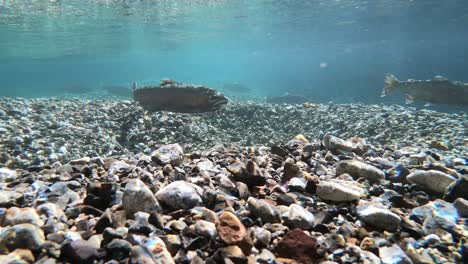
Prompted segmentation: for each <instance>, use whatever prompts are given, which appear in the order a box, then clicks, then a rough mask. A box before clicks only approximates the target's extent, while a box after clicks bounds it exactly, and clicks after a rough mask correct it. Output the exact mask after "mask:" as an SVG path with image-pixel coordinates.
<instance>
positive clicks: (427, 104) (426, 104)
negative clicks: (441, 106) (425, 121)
mask: <svg viewBox="0 0 468 264" xmlns="http://www.w3.org/2000/svg"><path fill="white" fill-rule="evenodd" d="M431 105H432V104H431V103H429V102H427V103H425V104H424V106H431Z"/></svg>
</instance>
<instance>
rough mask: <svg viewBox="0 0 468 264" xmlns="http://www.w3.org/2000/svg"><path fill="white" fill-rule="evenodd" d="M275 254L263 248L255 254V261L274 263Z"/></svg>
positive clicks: (266, 263)
mask: <svg viewBox="0 0 468 264" xmlns="http://www.w3.org/2000/svg"><path fill="white" fill-rule="evenodd" d="M275 259H276V257H275V254H273V253H271V251H269V250H268V249H266V248H264V249H262V251H261V252H260V254H258V256H257V262H258V263H260V264H271V263H275Z"/></svg>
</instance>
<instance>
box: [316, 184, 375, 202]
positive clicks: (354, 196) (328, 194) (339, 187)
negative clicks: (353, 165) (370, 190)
mask: <svg viewBox="0 0 468 264" xmlns="http://www.w3.org/2000/svg"><path fill="white" fill-rule="evenodd" d="M316 192H317V193H316V194H317V196H318V197H319V198H320V199H322V200H328V201H334V202H350V201H355V200H359V199H360V198H361V197H362V196H364V195H365V193H366V192H365V190H364V189H363V188H361V187H359V186H357V185H356V184H354V183H353V182H349V181H343V180H332V181H321V182H320V183H319V184H318V185H317V191H316Z"/></svg>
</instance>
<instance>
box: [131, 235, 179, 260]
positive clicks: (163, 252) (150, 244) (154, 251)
mask: <svg viewBox="0 0 468 264" xmlns="http://www.w3.org/2000/svg"><path fill="white" fill-rule="evenodd" d="M139 243H140V244H141V245H142V246H144V247H145V248H147V249H148V250H149V252H150V254H151V255H153V258H154V260H155V261H154V262H155V263H157V264H174V263H175V262H174V259H173V258H172V256H171V253H169V251H167V248H166V244H164V241H163V240H162V239H160V238H159V237H157V236H155V237H150V238H142V239H141V241H140V242H139Z"/></svg>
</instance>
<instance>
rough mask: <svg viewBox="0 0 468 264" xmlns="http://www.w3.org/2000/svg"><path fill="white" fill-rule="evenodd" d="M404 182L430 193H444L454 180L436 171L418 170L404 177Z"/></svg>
mask: <svg viewBox="0 0 468 264" xmlns="http://www.w3.org/2000/svg"><path fill="white" fill-rule="evenodd" d="M406 180H408V181H409V182H410V183H414V184H417V185H419V186H421V187H424V188H426V189H429V190H431V191H434V192H438V193H445V190H446V189H447V187H448V186H449V185H450V184H451V183H452V182H454V181H455V180H456V179H455V178H453V177H452V176H450V175H448V174H445V173H443V172H440V171H436V170H428V171H421V170H418V171H415V172H412V173H411V174H410V175H408V176H406Z"/></svg>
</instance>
